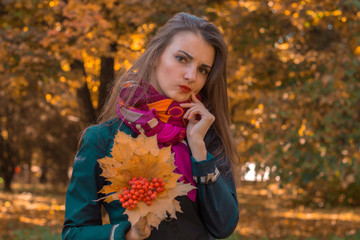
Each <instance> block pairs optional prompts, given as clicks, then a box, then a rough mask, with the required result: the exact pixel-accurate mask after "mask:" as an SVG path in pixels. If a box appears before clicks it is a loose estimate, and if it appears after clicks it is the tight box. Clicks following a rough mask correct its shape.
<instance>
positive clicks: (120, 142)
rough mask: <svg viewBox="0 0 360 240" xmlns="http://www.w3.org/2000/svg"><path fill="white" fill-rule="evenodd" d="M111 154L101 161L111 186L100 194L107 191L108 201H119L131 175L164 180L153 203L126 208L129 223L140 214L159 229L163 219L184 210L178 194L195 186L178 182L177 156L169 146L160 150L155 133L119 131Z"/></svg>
mask: <svg viewBox="0 0 360 240" xmlns="http://www.w3.org/2000/svg"><path fill="white" fill-rule="evenodd" d="M111 155H112V157H104V158H102V159H99V160H98V162H99V164H100V167H101V168H102V170H103V172H102V174H101V176H103V177H105V178H106V180H107V181H109V182H110V185H106V186H104V187H103V188H102V189H101V190H100V193H104V194H106V197H105V201H106V202H111V201H114V200H119V194H120V193H122V190H123V188H124V187H128V186H129V184H128V182H129V180H130V179H131V178H132V177H144V178H147V179H151V178H155V177H156V178H161V179H162V180H163V181H164V182H165V187H164V188H165V191H164V192H160V193H159V194H158V195H157V198H156V199H154V200H153V201H152V203H151V205H150V206H148V205H146V204H145V203H144V202H142V201H140V202H139V203H138V204H137V206H136V207H135V208H134V209H131V210H128V209H126V210H125V214H127V215H128V216H129V222H130V223H131V224H135V223H136V222H137V221H139V219H140V218H141V217H146V219H147V222H148V223H149V224H150V225H151V226H153V227H155V228H158V226H159V224H160V222H161V221H162V220H163V219H165V218H167V217H168V214H170V216H171V217H172V218H176V212H182V211H181V207H180V203H179V202H178V201H177V200H175V198H176V197H177V196H182V195H186V194H187V193H188V192H189V191H191V190H192V189H194V188H195V187H193V186H192V185H191V184H189V183H188V184H185V183H183V182H178V179H179V178H180V177H181V175H179V174H177V173H174V170H175V168H176V166H175V165H174V155H173V154H172V153H171V148H170V147H163V148H161V149H159V147H158V144H157V138H156V136H153V137H147V136H145V134H143V133H142V134H140V135H139V136H138V137H137V138H133V137H131V136H130V135H128V134H126V133H123V132H121V131H119V132H118V133H117V134H116V136H115V139H114V146H113V148H112V149H111Z"/></svg>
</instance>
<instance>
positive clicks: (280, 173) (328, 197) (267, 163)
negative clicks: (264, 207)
mask: <svg viewBox="0 0 360 240" xmlns="http://www.w3.org/2000/svg"><path fill="white" fill-rule="evenodd" d="M359 7H360V4H359V2H358V1H338V2H334V1H310V0H306V1H300V2H293V1H277V0H274V1H246V0H245V1H228V2H227V3H226V5H225V9H226V10H224V9H223V10H222V11H221V13H222V15H223V16H221V17H220V18H218V24H220V25H221V26H223V28H224V32H225V34H226V36H227V38H228V41H229V43H230V48H231V52H230V54H232V56H233V58H232V59H231V61H230V64H231V68H230V76H231V77H230V81H229V94H230V108H231V112H232V114H233V120H234V123H235V124H236V127H237V128H236V129H238V130H239V131H238V136H239V137H240V139H242V141H241V142H240V145H239V149H240V150H241V151H242V156H243V157H244V159H245V161H255V162H257V163H258V168H259V170H262V171H265V169H271V176H272V179H277V180H278V181H279V180H280V182H281V183H282V184H289V183H290V184H292V185H294V186H299V187H301V188H303V189H305V190H306V191H307V194H308V195H307V197H308V198H307V199H309V201H310V202H311V201H313V202H315V203H316V204H317V205H318V206H323V205H324V202H336V203H339V202H340V203H346V204H360V202H359V199H360V195H359V192H358V191H356V189H358V188H359V186H360V174H359V170H360V168H359V163H360V156H359V147H360V142H359V137H360V130H359V129H360V128H359V127H360V126H359V112H360V109H359V106H360V105H359V97H360V88H359V87H360V85H359V82H358V78H359V60H360V59H359V54H360V47H359V43H360V35H359V30H360V26H359V18H360V12H359V10H360V8H359ZM213 11H214V12H215V13H218V12H220V8H214V9H213ZM314 196H315V197H314Z"/></svg>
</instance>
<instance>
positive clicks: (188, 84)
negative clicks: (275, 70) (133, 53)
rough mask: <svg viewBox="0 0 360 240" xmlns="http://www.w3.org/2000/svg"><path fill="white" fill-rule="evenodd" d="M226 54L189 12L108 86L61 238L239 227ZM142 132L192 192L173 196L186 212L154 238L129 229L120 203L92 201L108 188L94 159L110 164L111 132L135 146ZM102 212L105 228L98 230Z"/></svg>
mask: <svg viewBox="0 0 360 240" xmlns="http://www.w3.org/2000/svg"><path fill="white" fill-rule="evenodd" d="M226 60H227V47H226V44H225V41H224V39H223V37H222V35H221V33H220V31H219V30H218V28H216V27H215V26H214V25H213V24H211V23H209V22H208V21H206V20H204V19H202V18H198V17H195V16H192V15H189V14H186V13H178V14H176V15H175V16H174V17H173V18H171V19H170V20H169V21H168V22H167V23H166V24H165V25H164V26H163V27H162V28H161V29H159V31H158V33H157V34H156V35H155V37H154V38H153V39H152V40H151V41H150V43H149V44H148V46H147V49H146V51H145V52H144V54H143V55H142V56H141V57H140V58H139V59H138V60H137V61H136V62H135V64H134V65H133V67H132V68H131V69H130V70H129V71H128V72H126V73H125V74H124V75H123V76H122V77H121V78H120V79H119V80H118V81H117V82H116V84H115V86H114V88H113V91H112V93H111V95H110V97H109V99H108V102H107V104H106V107H105V109H104V112H103V113H102V115H101V117H100V122H101V123H100V124H99V125H96V126H92V127H89V128H88V129H87V130H86V131H85V133H84V136H83V138H82V141H81V147H80V149H79V151H78V153H77V155H76V157H75V162H74V169H73V175H72V178H71V182H70V185H69V188H68V192H67V195H66V210H65V223H64V227H63V231H62V238H63V239H127V240H129V239H186V240H191V239H215V238H225V237H228V236H229V235H231V233H232V232H233V231H234V230H235V228H236V225H237V223H238V219H239V211H238V201H237V195H236V188H235V184H234V178H233V174H232V166H233V165H234V164H235V163H236V161H237V155H236V152H235V147H234V144H233V140H232V135H231V132H230V128H229V125H230V120H229V112H228V108H227V107H228V106H227V92H226ZM139 127H140V128H141V129H142V131H144V132H145V134H146V135H147V136H153V135H155V134H157V139H158V144H159V146H171V150H172V151H173V152H174V153H175V165H176V166H177V169H176V171H177V172H178V173H180V174H182V175H183V177H181V179H180V180H184V181H187V182H190V183H192V184H193V185H195V186H196V187H197V189H196V190H193V191H191V192H189V194H188V195H187V196H181V197H177V200H178V201H179V202H180V205H181V209H182V211H183V213H177V219H171V218H168V219H165V220H164V221H162V222H161V224H160V225H159V228H158V229H152V230H151V226H149V225H148V224H147V222H146V220H145V219H141V220H140V221H139V222H138V223H137V224H135V225H133V226H131V225H130V223H129V222H128V221H127V216H126V215H124V214H123V212H124V209H123V208H122V207H121V203H119V202H117V201H113V202H111V203H109V204H108V203H105V202H99V201H94V200H97V199H99V198H100V197H102V196H101V195H100V194H98V191H99V190H100V189H101V188H102V187H103V185H104V184H107V183H106V182H105V180H104V178H103V177H100V174H101V169H100V167H99V164H98V162H97V159H100V158H103V157H105V156H110V149H111V148H112V146H113V143H114V140H113V138H114V136H115V134H116V133H117V131H118V130H119V129H120V131H123V132H125V133H127V134H131V135H132V136H134V137H136V135H137V134H139ZM101 204H103V205H104V207H105V209H106V211H107V212H108V214H109V218H110V224H107V225H102V222H101Z"/></svg>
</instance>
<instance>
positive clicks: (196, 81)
mask: <svg viewBox="0 0 360 240" xmlns="http://www.w3.org/2000/svg"><path fill="white" fill-rule="evenodd" d="M214 59H215V49H214V48H213V47H212V46H211V45H210V44H209V43H207V42H206V41H204V40H203V39H202V37H201V36H200V35H198V34H195V33H192V32H180V33H177V34H176V35H175V36H174V37H173V39H172V41H171V43H170V45H169V46H167V47H166V48H165V50H164V52H163V53H162V55H161V56H160V57H159V59H158V61H157V62H156V63H155V66H154V71H153V75H152V77H151V79H150V83H151V85H152V86H153V87H154V88H155V89H156V90H157V91H158V92H159V93H160V94H163V95H165V96H167V97H169V98H171V99H173V100H175V101H178V102H183V101H186V100H189V99H190V96H191V94H192V93H195V94H197V93H199V91H200V90H201V89H202V88H203V86H204V85H205V82H206V79H207V77H208V75H209V72H210V70H211V68H212V65H213V63H214Z"/></svg>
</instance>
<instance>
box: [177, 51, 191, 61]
mask: <svg viewBox="0 0 360 240" xmlns="http://www.w3.org/2000/svg"><path fill="white" fill-rule="evenodd" d="M178 52H181V53H183V54H185V55H186V56H187V57H188V58H189V59H190V60H192V59H194V57H193V56H191V55H190V54H188V53H187V52H185V51H183V50H178Z"/></svg>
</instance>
